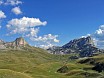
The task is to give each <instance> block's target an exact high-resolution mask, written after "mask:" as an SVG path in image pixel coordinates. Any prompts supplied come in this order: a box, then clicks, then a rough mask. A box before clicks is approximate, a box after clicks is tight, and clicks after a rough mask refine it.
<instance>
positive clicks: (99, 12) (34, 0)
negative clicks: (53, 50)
mask: <svg viewBox="0 0 104 78" xmlns="http://www.w3.org/2000/svg"><path fill="white" fill-rule="evenodd" d="M0 1H2V2H3V3H1V4H0V10H1V11H2V12H3V13H5V16H6V17H5V18H0V26H1V29H0V35H1V36H0V38H1V39H3V40H5V41H12V40H14V39H15V38H17V37H19V36H24V37H25V39H26V40H27V41H28V42H29V43H30V44H31V45H38V46H39V45H43V46H44V45H45V43H46V41H47V42H49V43H47V44H48V45H51V44H52V45H63V44H65V43H67V42H69V41H70V40H72V39H75V38H80V37H81V36H85V35H87V34H91V35H94V38H95V37H98V36H95V35H96V34H97V35H99V33H97V30H99V29H100V28H99V27H100V26H101V25H103V24H104V0H31V1H30V0H9V1H15V4H12V3H10V2H7V0H0ZM16 1H20V3H17V4H16ZM5 3H6V4H5ZM15 7H17V8H19V10H20V12H18V11H16V8H15ZM13 8H15V10H13ZM17 10H18V9H17ZM16 13H17V14H16ZM23 17H26V18H24V19H28V18H30V19H31V18H39V20H40V23H41V24H40V25H38V26H36V27H34V26H32V28H31V29H30V30H29V31H28V32H25V35H23V33H15V34H10V33H11V31H13V30H14V29H13V26H12V25H11V24H10V25H11V28H10V29H9V28H7V25H8V21H11V20H12V19H18V20H20V19H21V20H23V19H22V18H23ZM30 21H31V20H30ZM45 22H47V23H46V24H45V25H43V23H45ZM13 25H14V24H13ZM21 27H22V26H21ZM19 28H20V27H19ZM34 28H35V29H34ZM38 28H39V29H38ZM32 29H33V30H34V31H36V29H38V32H37V33H36V34H35V35H32V36H34V37H35V39H34V37H32V38H31V39H30V36H29V37H27V36H26V35H29V33H30V32H31V30H32ZM17 31H18V30H17ZM102 31H103V30H102ZM12 33H13V32H12ZM7 34H9V35H7ZM100 34H103V32H102V33H100ZM40 37H41V39H40ZM101 37H103V35H102V36H101ZM46 38H47V39H46ZM39 39H40V40H39ZM97 39H98V38H97ZM42 40H43V41H44V40H45V41H44V42H42ZM46 46H47V45H46Z"/></svg>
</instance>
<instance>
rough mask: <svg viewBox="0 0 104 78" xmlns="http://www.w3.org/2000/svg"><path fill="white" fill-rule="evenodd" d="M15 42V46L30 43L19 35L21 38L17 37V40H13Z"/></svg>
mask: <svg viewBox="0 0 104 78" xmlns="http://www.w3.org/2000/svg"><path fill="white" fill-rule="evenodd" d="M13 43H14V44H15V46H17V47H18V46H25V45H27V44H28V43H27V42H26V41H25V39H24V38H23V37H19V38H16V40H15V41H14V42H13Z"/></svg>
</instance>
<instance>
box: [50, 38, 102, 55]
mask: <svg viewBox="0 0 104 78" xmlns="http://www.w3.org/2000/svg"><path fill="white" fill-rule="evenodd" d="M48 51H49V52H50V53H52V54H74V53H76V54H78V55H79V56H80V57H89V56H93V55H97V54H100V53H103V51H102V50H100V49H99V48H97V47H96V46H95V45H94V42H93V40H92V38H91V37H90V36H88V37H84V38H79V39H74V40H71V41H70V42H69V43H67V44H65V45H63V46H61V47H57V46H53V47H51V48H49V49H48Z"/></svg>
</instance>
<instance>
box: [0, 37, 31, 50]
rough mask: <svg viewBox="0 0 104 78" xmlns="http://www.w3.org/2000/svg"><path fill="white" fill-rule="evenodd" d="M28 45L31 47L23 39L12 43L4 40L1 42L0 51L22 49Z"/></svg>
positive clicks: (17, 39)
mask: <svg viewBox="0 0 104 78" xmlns="http://www.w3.org/2000/svg"><path fill="white" fill-rule="evenodd" d="M26 45H28V46H29V44H28V43H27V42H26V40H25V39H24V38H23V37H19V38H16V39H15V40H14V41H12V42H5V41H3V40H0V49H9V48H11V49H17V48H18V49H20V48H22V47H25V46H26Z"/></svg>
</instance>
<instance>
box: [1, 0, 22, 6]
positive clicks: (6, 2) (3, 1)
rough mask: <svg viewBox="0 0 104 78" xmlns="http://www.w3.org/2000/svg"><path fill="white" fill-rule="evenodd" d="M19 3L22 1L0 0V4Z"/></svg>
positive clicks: (13, 4) (12, 4)
mask: <svg viewBox="0 0 104 78" xmlns="http://www.w3.org/2000/svg"><path fill="white" fill-rule="evenodd" d="M19 4H22V1H20V0H0V5H11V6H15V5H19Z"/></svg>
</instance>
